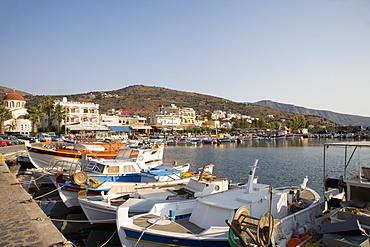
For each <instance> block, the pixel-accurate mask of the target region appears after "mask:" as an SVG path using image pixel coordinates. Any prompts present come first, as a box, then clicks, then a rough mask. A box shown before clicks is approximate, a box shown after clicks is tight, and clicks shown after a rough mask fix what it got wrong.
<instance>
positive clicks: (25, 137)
mask: <svg viewBox="0 0 370 247" xmlns="http://www.w3.org/2000/svg"><path fill="white" fill-rule="evenodd" d="M15 137H17V138H18V139H22V140H26V141H30V142H36V138H35V137H32V136H30V135H15Z"/></svg>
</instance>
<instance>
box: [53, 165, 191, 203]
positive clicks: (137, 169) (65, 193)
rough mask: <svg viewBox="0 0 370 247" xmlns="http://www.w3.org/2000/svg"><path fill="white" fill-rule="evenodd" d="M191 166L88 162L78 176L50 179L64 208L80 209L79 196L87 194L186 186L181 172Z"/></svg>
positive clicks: (58, 175)
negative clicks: (116, 190) (119, 188)
mask: <svg viewBox="0 0 370 247" xmlns="http://www.w3.org/2000/svg"><path fill="white" fill-rule="evenodd" d="M189 167H190V164H176V165H173V164H167V163H153V162H151V163H150V165H149V163H145V166H143V164H140V163H138V162H136V161H129V160H126V159H123V160H120V159H116V160H96V161H90V162H89V164H88V165H86V166H84V167H83V168H82V170H81V171H78V172H72V173H69V172H60V173H54V175H52V176H50V178H51V179H52V181H53V182H54V184H55V185H56V186H57V188H58V192H59V195H60V197H61V199H62V201H63V202H64V204H65V205H66V206H67V207H76V206H79V203H78V192H79V191H81V190H84V189H87V190H88V194H89V195H100V194H101V192H102V191H105V192H107V191H108V190H109V189H110V188H112V186H115V185H119V186H121V187H125V188H133V187H152V186H153V187H159V186H170V185H176V184H185V183H187V182H188V181H189V179H190V177H189V178H183V172H187V171H188V170H189Z"/></svg>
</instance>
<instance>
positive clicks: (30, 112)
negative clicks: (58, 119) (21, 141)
mask: <svg viewBox="0 0 370 247" xmlns="http://www.w3.org/2000/svg"><path fill="white" fill-rule="evenodd" d="M24 118H25V119H29V120H30V121H32V131H33V132H36V131H37V129H36V124H37V123H40V122H41V121H42V119H43V118H44V113H43V112H42V110H41V109H40V108H39V107H36V106H32V107H30V108H29V109H27V114H26V115H25V116H24Z"/></svg>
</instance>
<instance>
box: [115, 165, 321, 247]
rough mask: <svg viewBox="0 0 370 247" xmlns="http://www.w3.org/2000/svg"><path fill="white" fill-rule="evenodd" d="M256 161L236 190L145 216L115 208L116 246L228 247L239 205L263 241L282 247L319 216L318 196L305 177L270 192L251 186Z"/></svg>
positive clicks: (158, 207) (155, 208)
mask: <svg viewBox="0 0 370 247" xmlns="http://www.w3.org/2000/svg"><path fill="white" fill-rule="evenodd" d="M257 163H258V160H256V161H255V163H254V165H253V166H252V167H251V171H250V173H249V175H248V182H247V183H246V184H245V185H244V186H241V187H240V188H236V189H229V190H227V191H223V192H220V193H216V194H212V195H208V196H205V197H202V198H197V199H196V200H195V201H185V202H174V203H160V204H155V205H154V206H153V208H152V209H151V210H150V211H149V212H148V213H146V214H139V215H135V216H132V217H130V216H129V207H124V206H120V207H119V208H118V209H117V219H116V224H117V231H118V235H119V238H120V241H121V243H122V245H123V246H127V247H129V246H163V245H167V246H212V247H217V246H229V245H230V244H229V230H230V227H229V225H228V224H227V221H229V222H231V221H233V219H234V218H235V216H234V214H235V212H236V211H237V210H238V209H239V208H240V207H243V209H245V210H242V212H243V214H248V215H249V216H250V217H252V218H254V219H258V223H259V224H258V225H260V224H261V226H262V228H263V232H264V234H267V236H266V241H269V243H271V242H272V243H273V245H281V246H285V245H286V236H287V235H289V234H290V233H291V232H292V230H293V229H295V228H296V226H297V224H298V225H299V226H302V227H303V226H304V225H306V224H310V223H311V222H312V219H314V218H315V217H316V216H319V215H321V214H322V206H323V205H322V204H321V203H320V196H319V194H318V193H317V192H316V191H314V190H312V189H311V188H309V187H307V182H308V178H307V177H306V178H305V179H304V181H303V183H302V184H301V185H298V186H289V187H281V188H274V189H272V188H271V187H270V186H269V185H266V184H260V183H253V180H254V174H255V170H256V168H257ZM266 212H268V213H266ZM260 218H262V219H261V220H259V219H260ZM272 232H274V234H275V235H274V236H272ZM281 237H283V238H281ZM234 240H235V239H234ZM267 245H268V244H266V246H267Z"/></svg>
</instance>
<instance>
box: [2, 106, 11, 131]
mask: <svg viewBox="0 0 370 247" xmlns="http://www.w3.org/2000/svg"><path fill="white" fill-rule="evenodd" d="M12 117H13V114H12V113H11V112H10V111H9V109H8V108H6V107H5V106H3V105H0V134H2V135H3V134H4V122H5V120H8V119H11V118H12Z"/></svg>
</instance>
